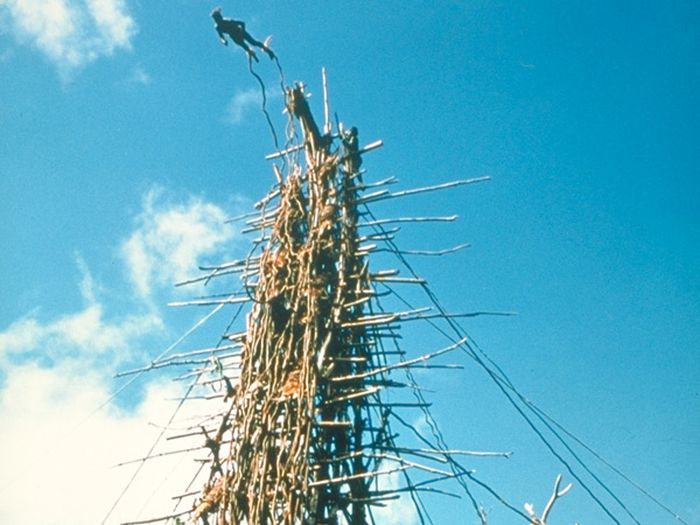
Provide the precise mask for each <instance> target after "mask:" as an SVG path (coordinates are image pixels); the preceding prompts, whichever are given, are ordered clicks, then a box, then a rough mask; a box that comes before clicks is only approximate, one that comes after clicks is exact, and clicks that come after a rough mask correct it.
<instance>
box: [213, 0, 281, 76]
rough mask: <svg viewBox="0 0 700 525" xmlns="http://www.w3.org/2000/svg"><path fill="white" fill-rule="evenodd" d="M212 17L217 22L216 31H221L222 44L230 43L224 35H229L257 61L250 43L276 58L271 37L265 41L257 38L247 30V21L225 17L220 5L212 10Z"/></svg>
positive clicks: (271, 57)
mask: <svg viewBox="0 0 700 525" xmlns="http://www.w3.org/2000/svg"><path fill="white" fill-rule="evenodd" d="M211 17H212V18H213V19H214V23H215V24H216V32H217V33H219V40H221V43H222V44H224V45H228V41H227V40H226V37H225V36H224V35H228V36H229V37H230V38H231V40H233V41H234V42H235V43H236V44H238V45H239V46H241V47H242V48H243V49H244V50H245V52H246V53H248V56H249V57H250V58H252V59H254V60H255V61H256V62H258V57H257V55H256V54H255V51H253V50H252V49H251V47H250V46H249V45H248V44H250V45H252V46H255V47H259V48H260V49H262V50H263V51H265V53H267V56H269V57H270V59H271V60H272V59H274V58H275V53H273V51H272V49H270V48H269V47H268V43H269V42H268V41H269V37H268V39H267V40H265V42H259V41H258V40H255V39H254V38H253V37H252V36H251V35H250V33H248V31H246V30H245V23H243V22H242V21H240V20H232V19H230V18H224V17H223V15H222V14H221V8H220V7H217V8H216V9H214V10H213V11H212V12H211Z"/></svg>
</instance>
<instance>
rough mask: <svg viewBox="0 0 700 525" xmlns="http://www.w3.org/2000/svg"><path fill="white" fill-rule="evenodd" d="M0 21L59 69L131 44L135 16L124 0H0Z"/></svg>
mask: <svg viewBox="0 0 700 525" xmlns="http://www.w3.org/2000/svg"><path fill="white" fill-rule="evenodd" d="M0 21H3V22H4V25H9V26H10V27H11V29H12V30H13V32H14V34H15V36H16V37H17V39H18V40H19V41H20V42H22V43H26V44H29V45H32V46H33V47H35V48H37V49H38V50H39V51H41V52H42V53H43V54H44V55H46V57H48V58H49V59H50V60H51V61H52V62H53V63H54V64H56V66H57V67H58V69H59V71H60V72H61V73H62V74H63V75H68V74H70V73H71V72H72V71H74V70H75V69H77V68H80V67H82V66H84V65H86V64H88V63H90V62H92V61H94V60H96V59H97V58H99V57H100V56H109V55H111V54H112V53H114V51H115V50H117V49H130V48H131V39H132V38H133V36H134V35H135V34H136V22H135V21H134V19H133V18H132V17H131V15H130V14H129V11H128V8H127V6H126V2H125V1H124V0H0Z"/></svg>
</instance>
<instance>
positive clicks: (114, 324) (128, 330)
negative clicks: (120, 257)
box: [0, 257, 163, 367]
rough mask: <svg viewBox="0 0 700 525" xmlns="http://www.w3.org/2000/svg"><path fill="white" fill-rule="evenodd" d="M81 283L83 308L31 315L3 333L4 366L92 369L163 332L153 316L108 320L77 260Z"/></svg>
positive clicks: (0, 357) (121, 357)
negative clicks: (70, 362)
mask: <svg viewBox="0 0 700 525" xmlns="http://www.w3.org/2000/svg"><path fill="white" fill-rule="evenodd" d="M77 265H78V268H79V269H80V271H81V274H82V279H81V282H80V283H79V285H78V286H79V288H80V292H81V295H82V297H83V301H84V302H85V306H84V308H83V309H81V310H78V311H76V312H71V313H67V314H64V315H61V316H58V317H57V318H55V319H53V320H50V321H42V320H41V319H40V318H39V316H38V312H33V313H31V314H29V315H28V316H25V317H24V318H22V319H18V320H17V321H15V322H14V323H12V324H11V325H10V326H9V327H8V328H7V329H6V330H5V331H3V332H0V367H2V365H5V366H7V360H8V359H11V360H14V361H16V362H26V361H28V360H34V359H38V360H40V361H47V360H49V361H51V362H57V361H61V360H63V359H76V360H82V361H85V362H87V363H86V364H94V363H95V361H96V360H97V359H108V360H109V361H111V362H115V361H117V360H124V359H126V358H127V357H128V355H129V354H130V351H131V350H132V349H133V348H134V347H135V346H137V345H136V341H137V340H139V339H140V338H142V337H144V336H145V335H147V334H151V333H154V332H158V331H161V330H163V323H162V320H161V318H160V316H159V315H158V314H157V313H156V312H154V311H148V312H146V313H134V314H128V315H125V316H116V317H113V318H109V319H108V318H106V316H105V307H104V306H103V304H101V303H100V302H99V301H98V299H97V297H96V291H95V289H96V284H95V282H94V280H93V278H92V275H91V274H90V272H89V270H88V268H87V265H86V264H85V261H84V260H83V259H82V258H81V257H78V258H77Z"/></svg>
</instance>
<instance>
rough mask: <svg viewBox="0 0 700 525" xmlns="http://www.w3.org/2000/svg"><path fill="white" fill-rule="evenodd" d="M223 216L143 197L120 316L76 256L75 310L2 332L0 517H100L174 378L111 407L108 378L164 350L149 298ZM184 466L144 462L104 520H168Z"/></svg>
mask: <svg viewBox="0 0 700 525" xmlns="http://www.w3.org/2000/svg"><path fill="white" fill-rule="evenodd" d="M0 1H1V0H0ZM225 219H226V214H225V213H224V211H223V210H222V209H221V208H219V207H218V206H216V205H214V204H212V203H209V202H206V201H204V200H203V199H201V198H194V197H190V198H187V199H186V200H185V202H184V203H183V202H173V201H172V200H171V201H166V199H165V197H164V192H163V191H161V190H151V191H149V192H148V193H147V195H146V196H145V198H144V201H143V210H142V212H141V213H140V215H139V216H138V218H137V221H136V225H135V230H134V231H133V232H132V234H131V235H129V236H128V237H127V239H126V240H125V241H124V242H123V244H122V245H121V247H120V249H121V252H122V254H123V255H124V258H123V259H122V261H123V262H124V263H125V264H126V266H125V268H126V270H127V273H128V274H129V276H130V278H131V280H132V281H133V283H134V284H135V286H136V289H137V291H138V292H139V293H138V294H137V295H135V296H134V297H132V298H131V300H129V301H127V303H128V304H127V305H126V306H127V310H126V311H120V312H119V313H116V314H115V313H114V312H113V310H114V309H115V308H116V307H117V304H116V302H115V301H111V298H112V297H113V294H108V293H106V292H107V291H108V290H110V289H113V288H114V287H115V286H114V283H110V286H109V288H107V286H106V284H105V283H103V282H102V281H101V280H98V279H95V277H93V275H92V273H91V272H90V268H89V266H88V264H87V263H86V261H85V260H84V259H83V258H82V257H81V256H80V255H77V256H76V264H77V266H78V270H79V272H80V279H79V281H78V282H77V283H76V287H78V288H79V290H80V294H81V297H82V300H83V306H82V307H81V308H77V309H75V310H74V311H70V312H65V313H63V314H61V315H57V316H54V317H53V318H49V319H45V318H44V316H42V311H41V308H38V309H37V310H35V311H33V312H30V313H28V314H27V315H26V316H25V317H23V318H21V319H18V320H16V321H14V322H13V323H11V324H10V326H9V327H7V328H6V329H5V330H4V331H2V332H0V421H2V431H1V432H0V436H1V439H0V442H1V443H2V446H0V465H2V468H0V522H2V523H23V524H24V523H27V524H35V523H37V524H38V523H41V524H44V525H63V524H66V523H70V524H74V525H88V524H89V525H94V524H95V523H101V522H102V520H103V518H104V517H105V515H106V514H107V512H108V511H109V509H110V508H111V506H112V504H113V503H114V502H115V501H116V499H117V497H118V496H119V494H120V493H121V491H122V489H124V487H125V486H126V484H127V482H128V480H129V478H130V477H131V475H132V474H133V473H134V469H135V468H136V467H137V465H129V466H126V467H120V468H113V465H116V464H117V463H119V462H123V461H125V460H129V459H132V458H134V459H135V458H139V457H143V456H144V455H145V454H146V453H147V452H148V449H149V448H150V446H151V445H152V443H153V442H154V440H155V437H156V435H157V434H158V433H159V432H160V430H159V428H160V426H163V425H166V424H167V422H168V418H169V416H170V414H171V413H172V412H173V410H174V409H175V403H173V402H172V401H166V400H165V399H166V398H171V399H172V398H177V397H178V396H179V395H181V392H180V391H179V389H178V388H176V386H175V383H172V382H169V383H168V384H167V385H166V384H162V383H153V379H152V378H150V377H143V378H141V380H149V381H151V383H150V384H149V385H147V387H146V394H145V397H144V398H143V400H142V401H138V400H137V399H134V398H133V397H132V398H128V399H124V401H126V402H124V403H118V404H115V403H111V404H108V403H106V401H107V400H108V399H109V398H110V395H111V390H112V385H113V382H112V379H111V377H110V375H111V373H112V372H113V371H114V370H115V369H118V368H120V366H123V365H124V364H125V361H127V360H129V361H134V360H135V361H138V360H139V359H138V358H139V357H140V355H138V354H136V350H139V351H140V350H143V346H144V345H145V344H146V343H147V342H149V343H150V342H154V341H156V340H159V341H160V342H161V343H163V340H164V339H165V337H164V336H165V335H166V334H165V332H166V330H165V326H164V321H163V320H162V318H161V317H160V312H159V310H158V309H157V308H154V307H153V304H152V303H153V301H152V299H153V294H155V292H157V291H160V290H159V288H158V287H159V286H161V285H162V284H171V283H172V281H173V280H175V279H176V278H180V277H182V276H184V275H188V274H190V273H191V272H192V271H193V268H195V267H196V259H197V258H198V257H201V256H215V255H216V253H217V250H220V249H221V247H222V246H226V244H225V241H228V240H231V239H232V238H233V235H234V230H233V228H232V227H229V226H227V225H225V224H224V221H225ZM217 258H218V256H217ZM110 301H111V302H110ZM123 306H124V305H122V307H123ZM216 335H218V334H216ZM160 348H162V346H161V347H160ZM135 354H136V355H135ZM152 357H155V356H154V355H151V356H150V358H152ZM134 358H137V359H134ZM146 362H147V361H146ZM125 395H127V396H128V395H129V394H128V391H126V392H124V393H122V394H121V396H125ZM119 399H120V400H121V398H119ZM201 403H204V401H192V402H188V403H186V404H185V405H184V410H185V412H184V413H183V414H181V418H182V419H181V421H179V422H176V424H177V425H181V426H190V425H192V420H191V419H185V418H187V417H191V416H193V415H195V414H200V415H201V414H203V413H207V412H208V411H210V410H211V407H209V406H206V407H202V406H201ZM134 405H135V406H134ZM119 406H130V407H131V408H128V409H126V408H119ZM149 422H153V423H155V424H156V425H159V426H158V427H156V426H153V425H150V426H149ZM193 440H194V441H188V442H180V441H187V440H177V441H174V442H170V441H169V442H164V443H162V444H161V446H159V448H158V449H156V453H158V452H162V451H164V450H173V449H179V448H188V447H192V446H199V445H201V443H202V440H201V436H195V437H194V438H193ZM205 455H206V453H204V452H203V453H202V454H199V455H198V457H202V456H205ZM192 460H193V456H192V454H179V455H172V456H170V455H168V456H165V457H163V458H158V459H154V460H152V461H149V462H147V463H146V464H145V466H144V468H143V470H142V471H141V472H140V473H139V475H138V476H137V477H136V479H135V482H134V485H133V486H132V487H131V488H130V489H129V491H128V492H127V494H126V496H125V497H124V499H123V501H121V502H120V503H119V505H118V506H117V507H116V509H115V511H114V513H113V514H112V515H111V516H110V518H109V520H108V521H107V522H106V523H108V524H109V525H112V524H117V523H122V522H124V521H128V520H134V519H139V518H149V517H153V516H159V515H162V514H164V513H166V514H167V513H168V512H169V511H170V510H171V509H172V506H173V502H172V500H171V497H172V496H173V495H174V494H179V493H182V492H184V491H186V490H187V486H186V485H187V483H188V482H189V480H190V479H191V478H192V476H193V474H194V473H195V471H196V469H197V467H198V465H199V464H198V463H195V462H193V461H192ZM199 488H201V483H198V484H196V485H194V486H193V487H192V489H194V490H197V489H199ZM188 504H189V503H188Z"/></svg>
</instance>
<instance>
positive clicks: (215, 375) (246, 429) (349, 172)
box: [125, 76, 507, 525]
mask: <svg viewBox="0 0 700 525" xmlns="http://www.w3.org/2000/svg"><path fill="white" fill-rule="evenodd" d="M285 95H286V97H285V105H286V110H287V113H288V115H289V124H288V139H289V140H288V144H287V147H286V148H285V149H284V150H283V151H277V152H275V153H274V154H271V155H270V156H269V157H268V158H269V159H272V160H276V161H278V162H279V163H281V164H273V168H274V173H275V176H276V179H277V184H276V185H275V187H273V189H272V190H271V191H270V192H269V193H268V194H267V195H266V196H265V197H264V198H263V199H262V200H260V201H259V202H258V203H257V204H256V206H255V207H256V211H255V212H254V213H251V214H247V215H246V216H244V217H241V218H239V219H241V220H243V219H246V224H247V226H246V227H245V228H244V230H243V231H247V232H250V233H253V234H257V235H258V236H257V238H256V239H255V240H254V243H253V244H254V245H253V249H252V250H251V252H250V254H249V256H248V257H246V258H244V259H241V260H236V261H231V262H227V263H223V264H219V265H215V266H212V267H205V268H202V269H203V270H205V271H206V273H205V275H203V276H202V277H198V278H195V279H192V280H190V281H187V282H186V283H181V284H190V283H192V282H202V281H204V282H206V283H208V282H210V281H212V280H221V279H222V278H223V279H225V278H227V277H230V276H231V275H239V276H240V278H241V281H242V286H241V289H240V290H239V291H234V292H229V293H227V294H224V296H223V298H222V295H221V294H217V295H213V296H211V297H209V298H206V297H205V298H201V299H197V300H192V301H184V302H180V303H174V304H177V305H199V306H201V305H205V306H215V311H218V310H219V309H221V308H223V307H224V306H226V305H231V304H234V305H236V304H238V305H240V306H242V307H244V306H245V304H250V305H251V306H250V310H249V311H248V314H247V317H246V322H245V327H244V329H242V330H240V331H233V332H227V333H225V334H224V336H223V337H222V343H220V344H219V345H217V346H216V347H214V348H205V349H197V350H192V351H189V352H185V353H179V354H174V355H170V356H163V357H162V358H160V359H156V360H154V361H153V362H152V363H151V364H150V365H149V366H148V367H146V368H145V369H139V370H135V371H129V372H125V373H126V374H128V373H133V372H143V371H145V370H151V369H154V368H161V367H165V366H175V365H194V366H193V367H191V368H190V370H188V371H187V372H185V373H184V374H183V375H181V376H180V378H179V379H187V378H191V379H192V382H191V384H190V387H189V389H188V390H187V394H186V395H185V397H184V399H183V401H187V400H188V399H195V398H206V399H210V400H212V401H211V402H212V403H221V399H223V401H224V407H225V408H224V410H223V411H221V410H220V407H221V405H220V404H217V405H216V406H214V405H212V407H213V408H212V410H211V412H210V413H209V415H204V416H202V418H201V419H200V420H199V421H198V422H196V423H195V424H190V425H189V426H188V427H187V428H186V429H185V431H184V432H183V431H182V430H179V431H170V429H167V428H166V431H168V435H167V439H168V440H183V441H185V440H190V445H189V446H185V447H184V448H182V449H180V450H175V451H172V453H178V452H188V453H195V454H197V453H198V451H200V452H202V451H203V452H206V454H207V457H206V458H195V461H197V462H199V464H200V470H199V475H198V476H195V481H194V482H193V483H191V484H190V487H193V486H194V484H195V483H196V482H197V481H198V482H199V483H201V485H202V488H201V490H196V489H195V490H190V487H187V491H186V492H183V493H182V494H180V495H178V496H176V498H175V499H177V500H178V501H179V502H180V503H181V504H182V505H189V508H187V509H186V510H178V511H176V512H174V513H172V514H170V515H168V516H165V517H163V518H158V519H150V520H145V521H134V522H130V523H133V524H136V523H152V522H155V521H158V520H168V519H176V520H178V522H180V523H182V522H183V521H182V520H183V519H186V520H189V522H191V523H203V524H209V525H214V524H216V525H233V524H285V525H297V524H308V525H318V524H349V525H365V524H369V523H375V522H376V520H375V518H374V516H373V513H372V509H374V508H376V507H377V506H384V505H386V504H387V503H390V502H391V501H392V500H396V499H398V498H399V497H400V496H401V495H402V494H406V495H407V496H409V497H410V498H411V499H412V501H413V503H414V505H415V513H416V514H417V515H418V516H419V517H420V520H421V522H424V520H423V515H425V513H426V510H425V508H424V506H423V504H422V502H421V501H420V494H421V493H422V492H425V491H434V492H440V490H438V489H436V488H433V484H434V483H437V482H441V481H444V480H446V479H456V480H457V481H458V482H459V483H460V484H461V485H462V486H463V487H464V488H465V489H466V485H465V484H464V480H463V478H465V477H468V476H471V473H470V471H468V470H466V469H464V468H463V467H461V465H460V464H459V463H458V462H457V461H455V459H454V456H456V455H458V454H462V453H469V452H464V451H454V450H448V449H447V447H446V445H445V443H444V441H443V440H442V437H441V435H440V434H439V431H437V433H434V434H433V435H432V436H430V437H428V436H422V435H421V434H420V433H418V432H417V431H416V430H415V429H414V428H412V427H411V425H410V423H408V422H407V421H406V420H405V419H401V418H399V416H398V413H397V409H398V408H400V409H409V410H410V409H414V410H421V411H422V414H423V416H424V417H427V418H430V414H429V412H428V409H427V407H428V403H426V402H425V399H423V397H422V394H420V389H418V387H417V385H416V384H415V381H414V378H413V376H412V374H411V372H410V370H411V368H413V367H416V366H420V367H425V366H431V365H427V364H426V362H427V361H429V360H431V359H432V358H435V357H437V356H440V355H442V354H445V353H447V352H450V351H452V350H455V349H457V348H460V347H461V346H463V345H464V344H465V340H464V339H459V340H458V339H456V338H455V339H453V340H452V341H453V344H451V345H449V346H447V347H445V348H442V349H438V350H435V351H433V352H432V353H428V354H423V355H420V356H418V357H414V358H412V359H409V358H408V357H407V355H406V354H405V353H404V351H403V350H401V349H400V348H399V346H398V344H397V340H398V339H399V338H400V337H401V336H400V334H399V333H398V329H399V328H400V327H399V324H398V323H399V322H402V321H408V320H416V319H422V318H426V317H427V318H435V317H443V318H444V317H449V316H446V314H445V312H444V311H439V312H436V313H429V312H428V310H430V309H429V308H419V309H416V308H408V309H406V310H404V311H400V312H386V311H384V310H383V308H382V306H381V305H380V304H379V302H378V300H379V297H380V296H384V295H387V294H388V293H389V292H388V290H389V288H390V287H391V286H392V284H393V283H408V284H413V285H418V286H423V285H424V284H425V281H423V280H422V279H420V278H418V277H417V276H416V275H409V276H406V277H404V276H399V275H398V273H399V272H398V270H394V269H389V270H383V271H372V270H371V268H370V261H369V258H370V254H371V253H372V252H373V251H375V250H377V249H378V246H379V245H381V244H385V245H386V246H390V247H391V246H394V245H393V242H392V239H393V234H394V233H395V230H387V229H385V227H384V225H386V224H391V223H398V222H425V221H452V220H454V219H455V216H449V217H422V218H418V217H416V218H409V217H404V218H399V219H384V220H378V219H375V218H374V217H373V215H372V214H371V213H369V212H368V210H369V208H368V207H367V205H368V204H369V203H371V202H375V201H378V200H384V199H389V198H394V197H401V196H404V195H411V194H416V193H422V192H426V191H433V190H439V189H445V188H450V187H453V186H456V185H462V184H467V183H471V182H478V181H481V180H484V179H471V180H462V181H456V182H452V183H446V184H441V185H437V186H430V187H425V188H418V189H413V190H406V191H401V192H393V193H392V192H391V191H389V189H387V188H386V186H387V185H389V184H392V183H394V182H396V179H395V178H393V177H390V178H388V179H384V180H380V181H377V182H373V183H366V182H364V181H363V170H362V169H361V168H360V166H361V164H362V155H363V154H364V153H366V152H368V151H371V150H373V149H375V148H378V147H379V146H381V145H382V143H381V141H376V142H373V143H371V144H369V145H365V146H364V147H360V145H359V143H358V133H357V129H355V128H349V129H346V128H344V127H343V125H342V124H340V123H339V124H338V125H337V126H336V127H337V129H336V130H333V126H332V125H331V124H330V122H329V119H328V113H329V111H328V102H327V97H326V95H325V76H324V101H325V108H324V109H325V122H324V125H323V126H322V129H320V128H319V126H318V125H317V123H316V121H315V120H314V117H313V115H312V113H311V110H310V108H309V105H308V102H307V98H306V95H305V93H304V86H303V85H302V84H296V85H295V86H293V87H291V88H286V94H285ZM361 209H363V210H364V211H362V212H361ZM361 229H362V231H361ZM462 247H464V245H461V246H458V247H456V248H453V249H448V250H444V251H442V252H431V253H429V254H430V255H440V254H442V253H446V252H450V251H454V250H456V249H459V248H462ZM403 253H408V252H403ZM412 253H420V252H412ZM469 315H473V314H469ZM436 366H446V367H450V366H452V365H436ZM399 372H400V373H402V374H404V375H403V376H401V377H399V378H397V377H396V374H398V373H399ZM397 387H398V388H402V389H405V390H411V391H413V394H414V395H415V398H410V400H409V401H408V402H407V401H405V400H404V401H399V402H397V401H396V398H395V399H394V400H393V401H392V402H387V400H386V397H385V391H387V390H389V389H393V388H397ZM406 387H408V388H406ZM212 388H214V391H215V392H214V393H213V394H212V393H211V389H212ZM198 392H199V393H203V394H204V395H197V394H198ZM404 399H405V398H404ZM214 400H216V401H214ZM397 418H398V420H399V421H400V422H401V424H402V425H403V426H405V427H408V428H410V429H411V431H412V432H413V433H415V434H416V435H417V436H418V438H417V439H418V441H419V442H420V444H421V447H420V448H412V447H411V446H407V445H406V444H399V443H397V437H398V436H399V433H397V432H394V431H393V430H392V422H396V420H397ZM413 419H414V420H415V416H413ZM430 424H431V426H432V427H433V430H435V426H434V425H435V422H434V421H432V420H431V421H430ZM164 432H165V431H164ZM191 440H195V441H194V442H195V443H198V444H197V445H195V446H192V444H191V443H192V441H191ZM414 443H415V438H414ZM170 453H171V452H166V453H165V454H170ZM477 454H479V455H507V454H501V453H477ZM160 455H163V454H157V453H155V452H153V450H152V451H151V452H150V453H149V456H148V457H146V458H143V460H142V461H145V460H147V459H151V458H153V457H156V456H160ZM397 473H398V474H400V475H401V479H403V484H402V485H401V486H398V487H397V486H388V485H387V484H386V483H382V479H383V478H385V477H386V476H389V475H394V476H395V475H396V474H397ZM416 476H417V478H416ZM466 490H467V492H468V489H466ZM470 497H471V496H470ZM187 501H189V502H190V503H187ZM472 502H473V504H474V505H476V503H475V501H474V500H472ZM185 516H186V518H185Z"/></svg>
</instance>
